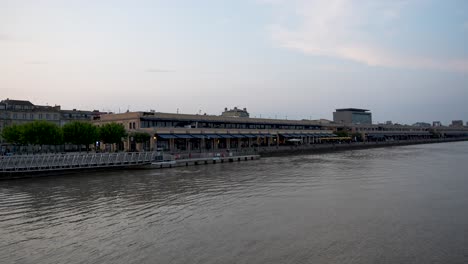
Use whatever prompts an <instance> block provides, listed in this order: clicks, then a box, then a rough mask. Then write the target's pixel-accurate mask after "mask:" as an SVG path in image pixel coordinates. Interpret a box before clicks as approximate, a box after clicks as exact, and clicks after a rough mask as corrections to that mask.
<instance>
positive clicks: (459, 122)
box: [451, 120, 463, 127]
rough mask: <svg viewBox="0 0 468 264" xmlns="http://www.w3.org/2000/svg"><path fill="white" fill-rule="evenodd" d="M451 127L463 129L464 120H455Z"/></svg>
mask: <svg viewBox="0 0 468 264" xmlns="http://www.w3.org/2000/svg"><path fill="white" fill-rule="evenodd" d="M451 126H452V127H462V126H463V120H453V121H452V125H451Z"/></svg>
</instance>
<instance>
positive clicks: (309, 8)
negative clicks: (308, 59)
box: [262, 0, 468, 72]
mask: <svg viewBox="0 0 468 264" xmlns="http://www.w3.org/2000/svg"><path fill="white" fill-rule="evenodd" d="M262 1H263V2H269V1H268V0H262ZM412 1H414V0H395V1H382V2H379V1H373V0H356V1H354V0H328V1H322V0H311V1H306V0H298V1H281V0H277V1H274V3H275V6H278V4H281V5H280V8H281V9H282V10H284V12H289V13H288V14H289V16H292V18H293V19H299V21H300V22H299V24H298V25H295V26H288V25H286V23H284V22H281V23H278V24H275V25H272V26H271V27H270V31H271V34H272V37H273V39H274V41H276V42H277V43H278V44H279V45H280V46H282V47H284V48H289V49H293V50H298V51H301V52H303V53H306V54H309V55H314V56H327V57H334V58H340V59H346V60H350V61H355V62H359V63H363V64H366V65H369V66H382V67H395V68H411V69H436V70H443V71H461V72H468V60H466V59H459V60H453V59H449V58H447V59H441V58H433V57H431V56H427V55H424V56H422V55H420V56H411V55H406V54H403V53H402V52H400V51H399V50H397V49H395V48H392V47H391V45H388V43H385V41H383V40H382V39H381V38H379V37H378V36H376V34H375V29H374V31H371V30H369V28H370V27H372V26H376V25H377V27H378V29H379V30H381V32H379V33H380V34H382V35H387V36H391V35H392V34H394V33H395V31H396V30H397V29H398V28H395V26H394V24H395V23H394V22H395V21H397V20H398V19H399V18H400V14H401V11H402V10H404V8H405V7H406V6H407V5H408V4H409V3H410V2H412ZM465 26H466V25H465Z"/></svg>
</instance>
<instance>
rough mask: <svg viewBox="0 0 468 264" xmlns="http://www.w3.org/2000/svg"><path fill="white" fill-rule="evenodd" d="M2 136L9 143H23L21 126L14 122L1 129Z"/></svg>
mask: <svg viewBox="0 0 468 264" xmlns="http://www.w3.org/2000/svg"><path fill="white" fill-rule="evenodd" d="M2 138H3V139H4V140H5V141H7V142H9V143H13V144H24V143H25V142H24V141H23V139H24V137H23V126H21V125H16V124H13V125H10V126H6V127H5V128H4V129H3V130H2Z"/></svg>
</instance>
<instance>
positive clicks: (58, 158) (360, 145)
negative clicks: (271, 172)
mask: <svg viewBox="0 0 468 264" xmlns="http://www.w3.org/2000/svg"><path fill="white" fill-rule="evenodd" d="M457 141H468V137H464V138H450V139H447V138H443V139H424V140H401V141H381V142H353V143H341V144H338V143H336V144H311V145H296V146H274V147H260V148H255V149H252V150H246V149H243V150H239V151H237V152H236V151H233V150H230V151H227V150H223V149H218V150H216V151H214V152H212V153H178V154H172V155H170V154H164V155H162V154H158V153H156V152H136V153H125V152H121V153H107V154H84V153H82V154H75V155H70V154H67V155H61V154H59V155H31V156H27V155H26V156H13V157H4V158H2V159H1V160H0V180H1V179H3V180H5V179H15V178H36V177H42V176H57V175H65V174H76V173H81V172H89V171H96V170H100V171H105V170H119V169H162V168H174V167H181V166H196V165H208V164H217V163H224V162H240V161H249V160H256V159H259V158H261V157H273V156H289V155H305V154H315V153H326V152H335V151H346V150H357V149H369V148H384V147H394V146H407V145H415V144H434V143H448V142H457Z"/></svg>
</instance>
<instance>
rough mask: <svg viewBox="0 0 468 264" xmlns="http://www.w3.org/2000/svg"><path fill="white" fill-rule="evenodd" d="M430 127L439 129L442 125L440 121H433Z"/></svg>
mask: <svg viewBox="0 0 468 264" xmlns="http://www.w3.org/2000/svg"><path fill="white" fill-rule="evenodd" d="M432 126H433V127H441V126H442V123H441V122H440V121H434V122H432Z"/></svg>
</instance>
